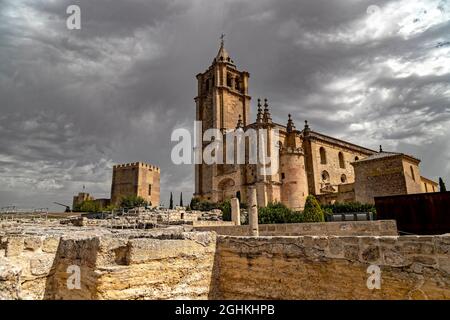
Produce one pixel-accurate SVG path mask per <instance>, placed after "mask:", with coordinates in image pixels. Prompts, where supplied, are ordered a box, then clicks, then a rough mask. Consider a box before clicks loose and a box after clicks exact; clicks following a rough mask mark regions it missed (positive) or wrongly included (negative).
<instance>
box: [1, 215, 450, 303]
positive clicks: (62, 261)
mask: <svg viewBox="0 0 450 320" xmlns="http://www.w3.org/2000/svg"><path fill="white" fill-rule="evenodd" d="M388 222H389V221H387V222H382V221H380V228H381V227H382V226H383V225H384V226H385V227H387V226H388V224H387V223H388ZM331 224H332V223H329V225H331ZM337 225H341V226H342V225H348V224H339V223H338V224H337ZM389 228H392V226H391V227H389ZM389 228H388V229H389ZM44 233H45V234H44ZM449 251H450V235H443V236H341V237H337V236H283V237H230V236H217V237H216V235H215V234H214V233H211V232H184V231H183V230H182V228H178V229H172V230H168V229H164V230H154V231H139V230H127V231H110V230H104V229H101V228H89V227H79V228H75V227H67V226H64V227H61V226H60V227H58V226H53V227H52V229H39V228H37V227H32V228H31V229H30V228H28V229H27V228H23V229H20V228H15V229H9V230H8V231H7V232H1V230H0V299H217V298H220V299H450V252H449ZM369 265H377V266H379V267H380V269H381V289H380V290H377V289H375V290H369V289H368V288H367V286H366V284H367V279H368V277H369V274H367V267H368V266H369ZM70 266H79V267H80V275H81V277H80V284H81V288H80V289H72V290H70V289H69V288H68V286H67V280H68V278H69V276H71V275H72V273H70V272H68V270H69V269H68V268H69V267H70Z"/></svg>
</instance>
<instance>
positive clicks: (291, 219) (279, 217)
mask: <svg viewBox="0 0 450 320" xmlns="http://www.w3.org/2000/svg"><path fill="white" fill-rule="evenodd" d="M258 221H259V223H261V224H267V223H300V222H302V215H301V214H299V213H298V212H294V211H292V210H291V209H289V208H288V207H286V206H285V205H284V204H282V203H281V202H270V203H269V204H268V205H267V207H262V208H259V209H258Z"/></svg>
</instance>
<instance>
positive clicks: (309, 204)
mask: <svg viewBox="0 0 450 320" xmlns="http://www.w3.org/2000/svg"><path fill="white" fill-rule="evenodd" d="M324 221H325V217H324V214H323V210H322V208H321V207H320V205H319V202H317V199H316V198H315V197H314V196H313V195H309V196H307V197H306V203H305V210H303V222H324Z"/></svg>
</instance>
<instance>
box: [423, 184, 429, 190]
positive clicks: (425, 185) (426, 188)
mask: <svg viewBox="0 0 450 320" xmlns="http://www.w3.org/2000/svg"><path fill="white" fill-rule="evenodd" d="M423 185H424V187H425V192H428V186H427V184H426V183H425V182H424V183H423Z"/></svg>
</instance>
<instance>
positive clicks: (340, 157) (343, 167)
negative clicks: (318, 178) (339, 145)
mask: <svg viewBox="0 0 450 320" xmlns="http://www.w3.org/2000/svg"><path fill="white" fill-rule="evenodd" d="M339 167H340V168H341V169H345V161H344V154H343V153H342V152H339Z"/></svg>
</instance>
